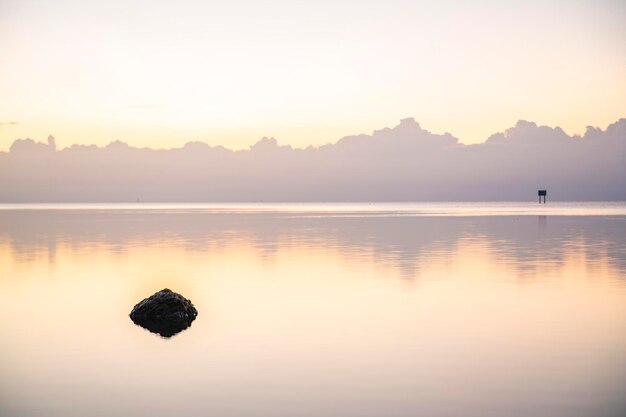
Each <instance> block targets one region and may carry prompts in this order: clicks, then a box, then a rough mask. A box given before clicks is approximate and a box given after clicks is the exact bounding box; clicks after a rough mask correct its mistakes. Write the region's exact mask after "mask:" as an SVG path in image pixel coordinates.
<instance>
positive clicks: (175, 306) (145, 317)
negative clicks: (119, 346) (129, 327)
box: [130, 288, 198, 338]
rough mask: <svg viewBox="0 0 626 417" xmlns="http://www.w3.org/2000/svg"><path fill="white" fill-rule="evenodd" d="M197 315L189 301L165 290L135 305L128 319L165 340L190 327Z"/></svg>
mask: <svg viewBox="0 0 626 417" xmlns="http://www.w3.org/2000/svg"><path fill="white" fill-rule="evenodd" d="M197 315H198V311H197V310H196V309H195V307H194V306H193V304H192V303H191V301H189V300H188V299H186V298H185V297H183V296H182V295H180V294H177V293H175V292H173V291H171V290H169V289H167V288H165V289H163V290H161V291H159V292H157V293H155V294H154V295H152V296H150V297H148V298H146V299H144V300H142V301H140V302H139V303H137V305H135V307H133V310H132V311H131V312H130V319H131V320H132V321H133V323H135V324H137V325H138V326H141V327H143V328H145V329H148V330H150V331H151V332H152V333H158V334H160V335H161V336H162V337H166V338H167V337H172V336H174V335H175V334H177V333H179V332H181V331H183V330H185V329H186V328H187V327H189V326H191V322H193V321H194V320H195V319H196V316H197Z"/></svg>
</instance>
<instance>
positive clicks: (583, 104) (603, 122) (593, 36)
mask: <svg viewBox="0 0 626 417" xmlns="http://www.w3.org/2000/svg"><path fill="white" fill-rule="evenodd" d="M625 19H626V2H623V1H525V2H521V1H516V2H512V1H498V2H496V1H475V2H467V1H463V2H460V1H459V2H455V1H447V2H434V1H431V2H420V1H390V0H387V1H367V0H359V1H356V0H347V1H345V0H344V1H338V0H333V1H326V0H318V1H315V2H301V1H294V0H290V1H250V0H238V1H237V0H235V1H229V2H224V1H220V2H215V1H188V0H182V1H177V2H172V1H167V2H165V1H159V0H151V1H144V0H138V1H132V2H128V1H120V0H110V1H107V2H101V1H99V2H92V1H69V0H56V1H32V0H19V1H17V0H0V56H1V57H2V58H1V60H2V63H1V64H0V151H6V150H8V149H9V147H10V146H11V143H13V141H14V140H15V139H17V138H27V137H30V138H34V139H38V140H45V138H46V137H47V136H48V135H49V134H52V135H54V136H55V137H56V142H57V145H58V146H59V147H66V146H70V145H71V144H98V145H105V144H107V143H109V142H111V141H113V140H121V141H124V142H127V143H129V144H131V145H132V146H138V147H143V146H146V147H152V148H172V147H179V146H182V145H183V144H184V143H186V142H188V141H191V140H199V141H203V142H206V143H209V144H211V145H223V146H226V147H228V148H230V149H245V148H248V147H249V146H250V145H252V144H254V143H255V142H257V141H258V140H259V138H261V137H263V136H271V137H275V138H277V139H278V141H279V142H280V143H281V144H290V145H292V146H294V147H306V146H308V145H315V146H318V145H323V144H325V143H330V142H336V141H337V139H339V138H340V137H343V136H346V135H349V134H355V133H371V132H372V131H373V130H375V129H379V128H380V127H382V126H395V125H396V124H397V122H398V120H400V119H403V118H405V117H414V118H415V119H416V120H417V121H419V122H420V124H421V126H422V127H423V128H425V129H428V130H429V131H432V132H435V133H445V132H450V133H452V134H453V135H454V136H455V137H457V138H459V140H460V141H461V142H462V143H466V144H470V143H479V142H483V141H485V140H486V139H487V137H488V136H489V135H490V134H491V133H493V132H497V131H503V130H504V129H506V128H508V127H510V126H513V125H515V123H516V121H517V120H519V119H524V120H532V121H534V122H537V123H539V124H546V125H550V126H560V127H561V128H563V129H564V130H565V131H566V132H567V133H568V134H583V133H584V131H585V127H586V126H588V125H592V126H598V127H601V128H603V129H604V128H606V127H607V126H608V125H609V124H610V123H613V122H615V121H616V120H618V119H619V118H621V117H624V116H626V25H624V21H625Z"/></svg>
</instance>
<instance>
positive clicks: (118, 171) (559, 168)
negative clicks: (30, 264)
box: [0, 119, 626, 203]
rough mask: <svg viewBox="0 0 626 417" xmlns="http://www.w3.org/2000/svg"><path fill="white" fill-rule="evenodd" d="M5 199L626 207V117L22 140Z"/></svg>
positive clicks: (10, 162) (0, 158)
mask: <svg viewBox="0 0 626 417" xmlns="http://www.w3.org/2000/svg"><path fill="white" fill-rule="evenodd" d="M0 178H1V179H0V202H5V203H6V202H40V201H41V202H133V201H137V200H140V201H144V202H152V201H154V202H223V201H228V202H236V201H246V202H248V201H472V200H474V201H476V200H494V201H502V200H532V199H534V198H535V197H536V192H537V189H538V188H547V189H548V199H549V200H626V119H620V120H619V121H617V122H615V123H613V124H612V125H610V126H608V127H607V129H606V130H601V129H599V128H594V127H588V128H587V131H586V133H585V134H584V135H583V136H569V135H567V134H566V133H565V132H564V131H563V130H562V129H560V128H558V127H556V128H551V127H548V126H537V125H536V124H535V123H532V122H527V121H519V122H518V123H517V124H516V125H515V126H514V127H512V128H510V129H507V130H506V131H504V132H501V133H496V134H493V135H491V136H490V137H489V138H488V139H487V140H486V141H485V142H484V143H481V144H475V145H464V144H462V143H460V142H459V141H458V139H457V138H455V137H453V136H452V135H450V134H448V133H446V134H443V135H440V134H434V133H431V132H429V131H427V130H425V129H422V128H421V126H420V125H419V124H418V123H417V122H416V121H415V120H413V119H404V120H402V121H401V122H400V124H399V125H398V126H396V127H394V128H385V129H382V130H377V131H375V132H373V134H371V135H358V136H347V137H344V138H342V139H340V140H339V141H338V142H337V143H334V144H328V145H324V146H320V147H309V148H306V149H294V148H292V147H291V146H281V145H279V144H278V142H277V141H276V140H275V139H274V138H263V139H261V140H260V141H259V142H257V143H256V144H254V145H253V146H251V147H250V149H249V150H243V151H232V150H229V149H226V148H224V147H219V146H218V147H212V146H209V145H207V144H204V143H201V142H189V143H187V144H186V145H185V146H183V147H182V148H176V149H169V150H155V149H148V148H134V147H131V146H129V145H127V144H125V143H123V142H119V141H116V142H112V143H111V144H109V145H107V146H106V147H102V148H101V147H97V146H83V145H74V146H71V147H69V148H65V149H57V146H56V143H55V140H54V138H53V137H52V136H50V137H49V138H48V140H47V142H46V143H42V142H36V141H34V140H32V139H18V140H16V141H15V142H14V143H13V145H12V146H11V148H10V151H9V152H0Z"/></svg>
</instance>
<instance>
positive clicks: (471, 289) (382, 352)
mask: <svg viewBox="0 0 626 417" xmlns="http://www.w3.org/2000/svg"><path fill="white" fill-rule="evenodd" d="M372 213H374V214H375V215H372ZM387 213H388V212H387V211H386V209H385V207H375V208H374V209H372V208H371V207H370V208H368V210H355V209H354V207H352V208H351V209H350V213H349V214H350V215H346V214H347V213H346V211H333V210H327V211H323V210H317V209H316V210H295V211H294V210H265V209H264V210H255V209H253V208H249V209H246V210H241V209H238V210H233V211H229V210H228V209H226V208H224V209H220V210H215V209H214V208H213V209H193V210H181V209H180V208H153V209H151V210H119V209H118V210H105V209H101V208H97V209H93V208H91V209H84V208H75V209H73V210H59V209H55V210H0V305H1V306H2V314H0V329H1V330H2V335H3V336H2V338H0V415H10V416H73V415H75V416H116V415H119V416H134V415H146V414H149V415H153V416H160V415H163V416H165V415H188V416H204V415H219V416H256V415H258V416H317V415H341V416H379V415H385V416H415V415H429V416H501V415H506V416H528V415H533V416H589V415H593V416H605V415H606V416H611V415H615V416H618V415H622V413H623V410H626V401H625V400H624V398H626V388H625V387H626V280H625V279H624V278H625V277H626V216H622V215H616V216H603V215H593V216H582V215H576V216H563V215H561V216H554V215H550V214H549V213H548V214H540V215H523V216H522V215H516V216H476V215H472V216H427V215H424V213H420V214H419V215H415V213H413V214H412V213H411V212H407V211H403V212H402V215H397V212H395V211H393V213H395V214H394V215H386V214H387ZM578 214H580V213H578ZM596 214H599V213H596ZM165 287H170V288H175V289H176V290H177V291H180V292H181V293H182V294H184V295H185V296H186V297H189V298H190V299H192V300H193V301H194V304H195V306H196V307H197V308H198V310H199V311H201V312H202V314H201V315H199V316H198V318H197V319H196V320H195V321H194V324H193V327H192V328H191V329H189V330H188V331H185V332H182V333H180V334H179V335H177V336H176V337H174V338H171V339H168V340H163V339H160V338H157V337H146V333H145V332H143V331H138V330H141V329H138V328H137V327H136V326H135V325H134V324H133V323H132V322H130V321H129V320H128V316H127V314H128V309H129V306H132V305H134V304H135V303H136V302H137V300H140V299H142V298H144V297H145V296H146V294H152V293H154V292H155V291H157V290H159V289H161V288H165Z"/></svg>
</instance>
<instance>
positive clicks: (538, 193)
mask: <svg viewBox="0 0 626 417" xmlns="http://www.w3.org/2000/svg"><path fill="white" fill-rule="evenodd" d="M547 194H548V192H547V191H546V190H539V191H537V195H538V196H539V204H541V197H543V204H546V195H547Z"/></svg>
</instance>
